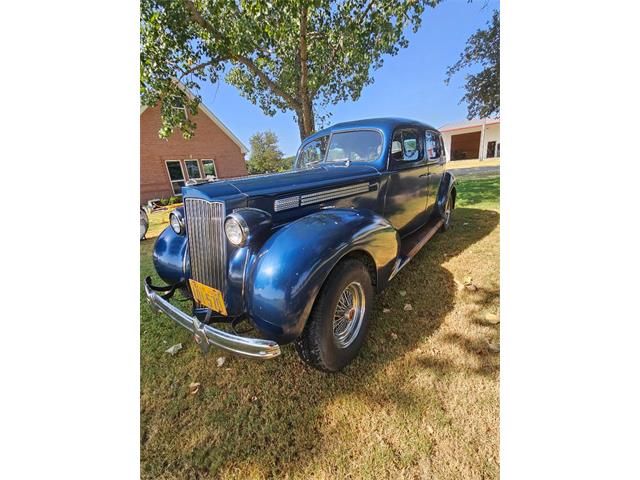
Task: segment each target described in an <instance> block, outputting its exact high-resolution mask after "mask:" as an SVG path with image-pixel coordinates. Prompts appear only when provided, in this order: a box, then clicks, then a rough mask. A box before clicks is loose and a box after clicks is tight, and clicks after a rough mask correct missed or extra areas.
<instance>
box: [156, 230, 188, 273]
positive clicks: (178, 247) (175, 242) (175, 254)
mask: <svg viewBox="0 0 640 480" xmlns="http://www.w3.org/2000/svg"><path fill="white" fill-rule="evenodd" d="M153 265H154V266H155V268H156V272H158V275H160V278H162V280H164V281H165V282H167V283H168V284H169V285H175V284H176V283H180V282H184V281H185V279H186V278H188V276H189V275H190V272H191V265H190V262H189V255H187V237H186V236H184V235H178V234H177V233H176V232H174V231H173V229H172V228H171V227H167V228H165V229H164V230H163V231H162V233H161V234H160V236H159V237H158V239H157V240H156V243H155V245H154V246H153Z"/></svg>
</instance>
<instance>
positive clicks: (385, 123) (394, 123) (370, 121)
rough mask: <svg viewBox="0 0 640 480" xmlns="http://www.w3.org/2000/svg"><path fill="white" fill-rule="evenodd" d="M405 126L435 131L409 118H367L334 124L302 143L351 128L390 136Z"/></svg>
mask: <svg viewBox="0 0 640 480" xmlns="http://www.w3.org/2000/svg"><path fill="white" fill-rule="evenodd" d="M407 125H415V126H417V127H422V128H429V129H431V130H437V129H436V128H434V127H432V126H431V125H428V124H426V123H423V122H419V121H418V120H412V119H410V118H399V117H381V118H367V119H363V120H353V121H350V122H341V123H336V124H335V125H332V126H330V127H327V128H324V129H322V130H320V131H319V132H317V133H314V134H313V135H310V136H309V137H307V138H305V139H304V141H303V143H304V142H307V141H308V140H311V139H313V138H316V137H321V136H323V135H328V134H330V133H333V132H336V131H341V130H349V129H352V128H375V129H379V130H382V131H383V132H385V133H386V134H388V135H390V134H391V133H392V132H393V130H394V129H395V128H396V127H399V126H407Z"/></svg>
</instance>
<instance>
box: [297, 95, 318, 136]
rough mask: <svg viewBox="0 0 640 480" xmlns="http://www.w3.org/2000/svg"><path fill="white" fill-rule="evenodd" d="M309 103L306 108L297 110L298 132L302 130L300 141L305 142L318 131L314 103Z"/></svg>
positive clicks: (302, 107)
mask: <svg viewBox="0 0 640 480" xmlns="http://www.w3.org/2000/svg"><path fill="white" fill-rule="evenodd" d="M308 102H309V103H308V104H307V106H306V107H305V106H304V105H303V106H301V107H300V108H297V109H296V110H295V112H296V120H297V121H298V130H300V140H304V139H305V138H307V137H308V136H309V135H311V134H313V133H315V131H316V124H315V119H314V112H313V102H312V101H311V100H308Z"/></svg>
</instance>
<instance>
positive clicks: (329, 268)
mask: <svg viewBox="0 0 640 480" xmlns="http://www.w3.org/2000/svg"><path fill="white" fill-rule="evenodd" d="M445 162H446V158H445V151H444V148H443V142H442V137H441V135H440V133H439V132H438V131H437V130H436V129H435V128H433V127H431V126H429V125H426V124H424V123H420V122H417V121H413V120H407V119H401V118H378V119H370V120H361V121H354V122H347V123H341V124H337V125H334V126H332V127H330V128H327V129H325V130H322V131H320V132H318V133H316V134H314V135H312V136H310V137H308V138H307V139H305V140H304V141H303V142H302V145H301V147H300V149H299V150H298V154H297V156H296V160H295V164H294V167H293V169H292V171H290V172H285V173H279V174H273V175H260V176H250V177H242V178H235V179H226V180H217V181H211V182H208V183H203V184H199V185H192V186H185V187H183V189H182V195H183V200H184V207H183V208H180V209H177V210H175V211H174V212H173V213H172V214H171V217H170V227H167V229H165V230H164V232H162V234H161V235H160V237H159V238H158V239H157V241H156V244H155V248H154V252H153V260H154V265H155V268H156V271H157V273H158V275H159V276H160V277H161V278H162V279H163V280H164V281H165V282H166V283H167V284H168V285H167V286H154V285H152V283H151V279H150V278H147V279H146V281H145V292H146V296H147V299H148V300H149V303H150V304H151V306H152V307H153V308H154V309H155V310H157V311H158V312H162V313H164V314H166V315H167V316H169V317H170V318H171V319H173V320H174V321H175V322H177V323H178V324H180V325H182V326H183V327H184V328H186V329H188V330H190V331H191V332H192V333H193V335H194V338H195V340H196V342H197V343H198V344H199V345H200V347H201V348H202V349H203V351H207V350H208V348H209V346H210V345H213V346H216V347H219V348H222V349H224V350H227V351H230V352H234V353H237V354H239V355H244V356H248V357H253V358H264V359H266V358H273V357H276V356H278V355H279V354H280V345H282V344H286V343H290V342H294V343H295V347H296V350H297V351H298V353H299V355H300V357H301V358H302V359H303V360H304V361H305V362H307V363H308V364H310V365H311V366H313V367H315V368H318V369H320V370H324V371H331V372H333V371H338V370H340V369H342V368H343V367H345V366H346V365H347V364H348V363H349V362H351V360H352V359H353V358H354V357H355V356H356V355H357V353H358V351H359V350H360V348H361V346H362V344H363V342H364V339H365V336H366V332H367V329H368V326H369V322H370V320H371V312H372V309H373V304H374V300H375V296H376V293H378V292H380V291H381V290H382V289H384V288H385V287H386V286H387V285H388V283H389V282H390V281H391V280H392V279H393V277H394V276H395V275H397V274H398V272H399V271H400V270H401V269H402V267H404V266H405V265H406V264H407V262H409V261H410V260H411V258H412V257H413V256H414V255H415V254H416V253H417V252H418V251H419V250H420V249H421V248H422V247H423V246H424V245H425V244H426V242H427V241H428V240H429V239H430V238H431V237H432V236H433V235H434V234H435V233H436V232H437V231H438V230H443V229H447V228H448V227H449V222H450V220H451V211H452V210H453V208H454V206H455V200H456V187H455V180H454V177H453V175H451V173H450V172H448V171H446V169H445ZM176 291H180V292H182V294H184V295H187V296H189V298H191V299H192V300H193V311H192V312H191V313H186V312H184V311H182V310H180V309H179V308H177V307H175V306H174V305H173V304H171V303H169V301H168V300H169V298H170V297H171V296H172V295H173V294H174V292H176ZM221 322H226V323H228V324H229V325H228V326H227V328H216V327H214V326H213V325H214V324H215V323H221ZM242 322H247V323H248V324H249V325H250V326H251V327H252V329H254V330H255V331H256V332H254V333H257V334H258V335H255V334H254V335H252V336H247V335H246V334H244V335H241V334H239V333H238V325H239V324H241V323H242ZM258 337H259V338H258Z"/></svg>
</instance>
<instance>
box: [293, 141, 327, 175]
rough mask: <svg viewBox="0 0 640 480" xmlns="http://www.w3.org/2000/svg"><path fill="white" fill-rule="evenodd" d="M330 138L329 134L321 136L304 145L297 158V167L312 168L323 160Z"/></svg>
mask: <svg viewBox="0 0 640 480" xmlns="http://www.w3.org/2000/svg"><path fill="white" fill-rule="evenodd" d="M328 140H329V137H328V136H324V137H320V138H317V139H315V140H313V141H311V142H309V143H307V144H306V145H305V146H304V147H302V149H301V150H300V152H298V158H296V168H311V167H313V166H314V165H317V164H318V163H321V162H323V161H324V156H325V154H326V153H327V141H328Z"/></svg>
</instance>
